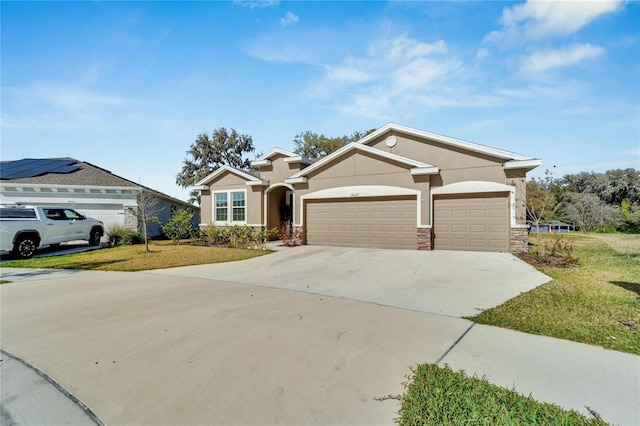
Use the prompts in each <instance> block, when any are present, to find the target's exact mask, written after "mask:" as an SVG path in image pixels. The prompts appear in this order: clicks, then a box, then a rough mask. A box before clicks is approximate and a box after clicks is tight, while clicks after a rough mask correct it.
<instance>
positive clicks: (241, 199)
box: [231, 192, 247, 222]
mask: <svg viewBox="0 0 640 426" xmlns="http://www.w3.org/2000/svg"><path fill="white" fill-rule="evenodd" d="M245 195H246V194H245V193H244V192H232V193H231V199H232V212H233V214H232V217H233V221H234V222H244V221H245V219H246V217H247V216H246V211H245V210H246V209H245V205H246V200H245Z"/></svg>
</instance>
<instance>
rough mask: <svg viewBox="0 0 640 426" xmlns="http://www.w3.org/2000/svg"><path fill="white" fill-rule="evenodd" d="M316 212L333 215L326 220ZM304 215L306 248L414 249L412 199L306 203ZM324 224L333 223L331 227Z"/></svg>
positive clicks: (413, 206) (415, 241)
mask: <svg viewBox="0 0 640 426" xmlns="http://www.w3.org/2000/svg"><path fill="white" fill-rule="evenodd" d="M319 211H332V212H335V214H332V215H331V216H330V217H328V218H327V217H326V216H320V215H318V214H317V212H319ZM306 212H307V213H306V217H307V220H306V222H307V223H306V233H307V244H310V245H314V244H315V245H322V244H324V245H337V246H357V247H380V248H410V249H415V248H416V247H417V237H416V223H417V204H416V200H415V198H413V199H393V198H388V197H384V198H383V197H381V198H372V199H366V200H358V201H352V200H349V201H345V200H329V201H319V200H318V201H316V200H313V201H310V202H307V203H306ZM326 222H335V224H334V225H335V226H334V225H331V226H330V225H328V224H327V223H326ZM327 234H330V238H327ZM327 240H328V241H329V242H327Z"/></svg>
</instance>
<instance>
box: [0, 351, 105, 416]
mask: <svg viewBox="0 0 640 426" xmlns="http://www.w3.org/2000/svg"><path fill="white" fill-rule="evenodd" d="M0 353H1V354H2V355H4V356H7V357H9V358H11V359H13V360H15V361H18V362H19V363H20V364H22V365H24V366H25V367H27V368H28V369H30V370H31V371H33V372H34V373H36V374H37V375H38V376H40V377H42V378H43V379H45V380H46V381H47V382H49V383H50V384H51V385H52V386H53V387H54V388H56V389H57V390H58V391H60V393H62V394H63V395H64V396H65V397H67V398H68V399H69V400H71V401H72V402H73V403H74V404H75V405H77V406H78V407H80V409H81V410H82V411H84V413H85V414H86V415H87V416H88V417H89V418H90V419H91V420H93V421H94V422H95V424H96V425H97V426H105V424H104V422H103V421H102V420H100V418H99V417H98V416H97V415H96V413H94V412H93V410H91V408H89V407H88V406H87V404H85V403H84V402H82V400H81V399H79V398H78V397H76V396H75V395H74V394H72V393H71V392H69V391H68V390H67V389H65V388H64V387H63V386H62V385H60V384H59V383H58V382H56V381H55V380H54V379H53V378H52V377H51V376H49V375H48V374H47V373H45V372H44V371H42V370H40V369H39V368H38V367H36V366H35V365H33V364H30V363H29V362H27V361H25V360H24V359H22V358H20V357H19V356H16V355H14V354H12V353H10V352H7V351H6V350H4V349H2V348H0Z"/></svg>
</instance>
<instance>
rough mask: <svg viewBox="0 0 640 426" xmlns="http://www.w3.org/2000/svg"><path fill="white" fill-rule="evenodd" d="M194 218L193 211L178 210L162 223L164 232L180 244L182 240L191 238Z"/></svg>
mask: <svg viewBox="0 0 640 426" xmlns="http://www.w3.org/2000/svg"><path fill="white" fill-rule="evenodd" d="M192 220H193V213H192V212H189V211H187V210H177V211H176V212H174V213H173V214H172V215H171V218H170V219H169V221H168V222H167V223H165V224H164V225H162V232H164V234H165V235H166V236H167V237H169V238H171V239H172V240H173V242H174V243H176V244H180V240H182V239H189V238H191V236H192V232H193V226H192V225H191V221H192Z"/></svg>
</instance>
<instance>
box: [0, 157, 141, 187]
mask: <svg viewBox="0 0 640 426" xmlns="http://www.w3.org/2000/svg"><path fill="white" fill-rule="evenodd" d="M62 159H64V160H68V161H70V162H71V163H70V165H73V166H74V169H73V170H71V171H68V172H66V173H57V172H52V173H49V172H46V173H42V174H40V175H38V176H31V177H23V178H17V179H0V182H2V183H5V184H9V183H10V184H12V185H13V184H44V185H77V186H124V187H139V186H141V185H138V184H136V183H134V182H131V181H130V180H127V179H124V178H122V177H120V176H117V175H114V174H113V173H111V172H110V171H108V170H105V169H102V168H100V167H98V166H94V165H93V164H91V163H86V162H84V161H78V160H76V159H75V158H69V157H66V158H51V160H62ZM17 161H22V160H17ZM12 163H14V162H13V161H3V162H2V163H1V164H0V167H3V168H4V167H7V166H10V165H11V164H12Z"/></svg>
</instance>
